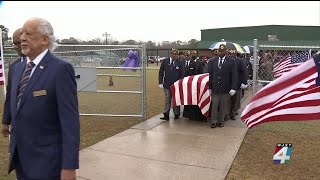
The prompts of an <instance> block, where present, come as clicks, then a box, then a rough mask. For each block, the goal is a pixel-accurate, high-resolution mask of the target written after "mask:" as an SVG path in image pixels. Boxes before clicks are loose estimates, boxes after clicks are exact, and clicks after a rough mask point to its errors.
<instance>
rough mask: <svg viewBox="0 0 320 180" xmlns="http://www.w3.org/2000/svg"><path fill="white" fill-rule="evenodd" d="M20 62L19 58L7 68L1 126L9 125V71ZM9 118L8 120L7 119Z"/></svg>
mask: <svg viewBox="0 0 320 180" xmlns="http://www.w3.org/2000/svg"><path fill="white" fill-rule="evenodd" d="M19 62H21V58H19V59H17V60H15V61H14V62H13V63H12V64H10V66H9V71H8V82H7V87H6V91H7V93H6V100H5V101H4V105H3V115H2V124H6V125H10V124H11V116H10V107H9V106H10V105H9V101H10V91H11V76H10V71H11V68H12V67H13V66H14V65H15V64H17V63H19ZM7 118H10V119H7Z"/></svg>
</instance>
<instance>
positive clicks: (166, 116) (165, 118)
mask: <svg viewBox="0 0 320 180" xmlns="http://www.w3.org/2000/svg"><path fill="white" fill-rule="evenodd" d="M163 115H164V117H162V118H160V119H162V120H166V121H169V114H166V113H164V114H163Z"/></svg>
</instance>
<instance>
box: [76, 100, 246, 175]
mask: <svg viewBox="0 0 320 180" xmlns="http://www.w3.org/2000/svg"><path fill="white" fill-rule="evenodd" d="M242 100H243V102H242V108H244V107H245V105H246V104H247V102H248V100H249V98H248V97H245V98H243V99H242ZM241 110H242V109H241ZM161 116H162V114H160V115H158V116H156V117H154V118H152V119H149V120H147V121H145V122H143V123H141V124H138V125H136V126H134V127H132V128H130V129H128V130H126V131H123V132H122V133H119V134H117V135H115V136H113V137H110V138H107V139H105V140H103V141H101V142H99V143H97V144H95V145H93V146H90V147H88V148H86V149H84V150H82V151H81V152H80V169H79V170H78V171H77V175H78V179H80V180H81V179H87V180H171V179H172V180H176V179H179V180H180V179H181V180H207V179H212V180H220V179H225V177H226V176H227V174H228V171H229V169H230V167H231V165H232V162H233V160H234V158H235V156H236V154H237V152H238V150H239V148H240V145H241V143H242V141H243V138H244V136H245V134H246V132H247V128H246V125H245V124H244V123H243V122H242V121H241V120H240V119H239V116H240V115H238V116H237V120H236V121H232V120H228V121H227V122H226V123H225V126H224V127H223V128H215V129H211V128H210V125H209V124H207V123H205V122H198V121H190V120H186V119H184V118H180V119H178V120H173V118H171V119H170V121H163V120H160V119H159V118H160V117H161Z"/></svg>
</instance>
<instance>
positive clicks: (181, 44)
mask: <svg viewBox="0 0 320 180" xmlns="http://www.w3.org/2000/svg"><path fill="white" fill-rule="evenodd" d="M0 28H1V29H2V41H3V43H4V44H12V38H11V37H9V35H8V32H9V29H8V28H7V27H5V26H4V25H0ZM198 42H199V41H198V40H196V39H190V40H189V41H180V40H177V41H162V42H159V43H156V42H154V41H147V42H143V41H136V40H133V39H129V40H126V41H116V40H112V39H109V40H108V41H107V42H106V40H105V39H102V38H95V39H92V40H88V41H84V40H81V39H76V38H74V37H70V38H68V39H57V43H58V44H74V45H76V44H81V45H103V44H109V45H141V44H143V43H145V44H146V48H147V49H171V48H177V49H195V48H196V47H197V44H198Z"/></svg>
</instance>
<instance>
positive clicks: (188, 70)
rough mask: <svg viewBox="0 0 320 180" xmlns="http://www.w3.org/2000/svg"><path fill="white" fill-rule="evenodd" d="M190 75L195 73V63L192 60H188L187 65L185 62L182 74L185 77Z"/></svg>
mask: <svg viewBox="0 0 320 180" xmlns="http://www.w3.org/2000/svg"><path fill="white" fill-rule="evenodd" d="M186 62H187V61H186ZM186 62H185V63H186ZM192 75H196V63H195V62H194V61H193V60H190V62H189V66H186V64H185V69H184V76H185V77H187V76H192Z"/></svg>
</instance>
